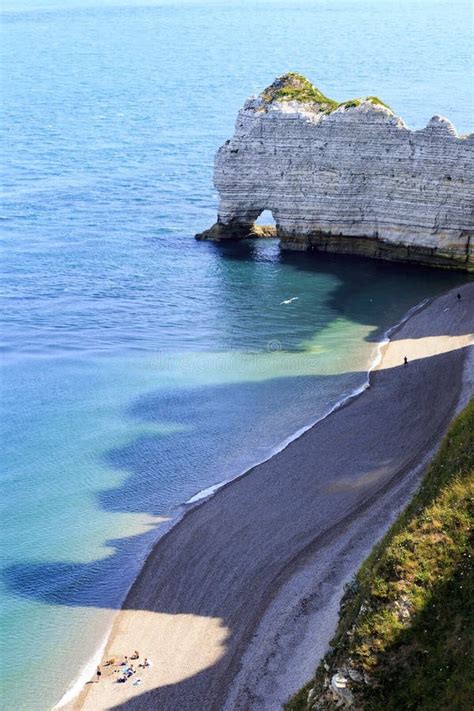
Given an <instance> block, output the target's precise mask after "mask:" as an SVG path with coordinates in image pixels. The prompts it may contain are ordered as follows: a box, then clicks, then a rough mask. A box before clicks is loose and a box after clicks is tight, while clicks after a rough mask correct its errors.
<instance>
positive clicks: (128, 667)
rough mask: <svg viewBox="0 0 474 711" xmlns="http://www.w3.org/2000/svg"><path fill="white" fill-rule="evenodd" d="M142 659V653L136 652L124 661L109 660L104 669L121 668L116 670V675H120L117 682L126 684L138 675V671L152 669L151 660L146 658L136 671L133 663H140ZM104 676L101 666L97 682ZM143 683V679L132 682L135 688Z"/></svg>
mask: <svg viewBox="0 0 474 711" xmlns="http://www.w3.org/2000/svg"><path fill="white" fill-rule="evenodd" d="M139 659H140V653H139V652H138V651H137V650H135V651H134V653H133V654H132V656H131V657H130V661H129V657H127V656H125V657H124V658H123V660H122V661H120V662H116V660H115V658H112V659H108V660H107V661H106V662H105V663H104V667H115V666H116V667H119V668H118V669H114V674H120V676H119V677H117V679H116V680H115V681H116V683H117V684H125V683H126V682H127V681H128V680H129V679H130V678H131V677H133V675H134V674H137V672H138V669H146V668H147V667H151V662H150V660H149V659H148V658H147V657H145V658H144V660H143V662H141V663H140V664H138V668H137V669H136V668H135V667H134V665H133V664H132V663H131V662H132V661H133V662H138V661H139ZM101 676H102V670H101V668H100V666H98V667H97V682H99V681H100V677H101ZM141 683H142V680H141V679H138V678H137V679H135V681H133V682H132V684H133V686H139V685H140V684H141Z"/></svg>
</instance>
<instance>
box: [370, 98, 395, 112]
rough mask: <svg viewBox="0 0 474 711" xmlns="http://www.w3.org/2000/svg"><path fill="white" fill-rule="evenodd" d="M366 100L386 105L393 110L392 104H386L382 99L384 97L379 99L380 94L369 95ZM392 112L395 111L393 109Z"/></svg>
mask: <svg viewBox="0 0 474 711" xmlns="http://www.w3.org/2000/svg"><path fill="white" fill-rule="evenodd" d="M366 101H370V103H371V104H379V105H380V106H385V108H386V109H388V110H389V111H392V109H391V108H390V106H389V105H388V104H386V103H385V102H384V101H382V99H379V97H378V96H368V97H367V98H366ZM392 113H393V111H392Z"/></svg>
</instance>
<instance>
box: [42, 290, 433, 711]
mask: <svg viewBox="0 0 474 711" xmlns="http://www.w3.org/2000/svg"><path fill="white" fill-rule="evenodd" d="M429 301H430V299H424V300H423V301H421V302H420V303H419V304H416V305H415V306H413V307H412V308H411V309H409V311H407V313H406V314H405V316H404V317H403V318H402V319H401V320H400V321H398V322H397V323H396V324H395V325H394V326H391V327H390V328H388V329H387V330H386V331H385V332H384V334H383V338H382V340H381V341H379V342H378V343H377V351H376V354H375V357H374V358H373V360H372V362H371V363H370V364H369V368H368V370H367V377H366V380H365V382H364V383H363V384H362V385H360V386H359V387H358V388H356V389H355V390H353V391H352V392H351V393H349V395H346V396H345V397H343V398H342V399H341V400H338V401H337V402H336V403H335V404H334V405H333V406H332V407H331V408H330V409H329V410H328V411H327V412H325V413H324V414H323V415H321V417H318V419H316V420H315V421H314V422H312V423H311V424H309V425H305V426H304V427H301V428H300V429H299V430H297V431H296V432H294V433H293V434H291V435H289V436H288V437H286V438H285V439H284V440H283V441H282V442H281V443H280V444H279V445H277V446H276V447H274V448H273V449H272V450H271V452H270V454H269V455H268V456H266V457H264V458H263V459H261V460H259V461H257V462H255V463H254V464H253V465H252V466H250V467H246V468H245V469H244V470H243V471H241V472H240V473H239V474H236V475H235V476H233V477H231V478H229V479H226V480H224V481H222V482H219V483H218V484H213V485H212V486H208V487H206V488H205V489H201V490H200V491H198V492H197V493H196V494H194V496H192V497H191V498H190V499H188V500H187V501H185V502H184V504H181V505H182V506H188V507H190V508H193V504H202V503H204V501H206V500H207V499H210V498H211V497H212V496H214V494H216V493H217V491H219V489H222V487H224V486H226V485H227V484H230V483H231V482H234V481H236V480H237V479H240V478H241V477H242V476H244V475H245V474H247V473H248V472H250V471H251V470H252V469H254V468H255V467H258V466H260V464H263V463H264V462H268V461H269V460H270V459H272V458H273V457H274V456H276V455H277V454H279V452H282V451H283V450H284V449H286V448H287V447H288V446H289V445H290V444H291V443H292V442H294V441H295V440H297V439H299V438H300V437H301V436H302V435H303V434H304V433H305V432H307V431H308V430H310V429H312V428H313V427H314V426H315V425H317V424H318V423H319V422H321V421H322V420H325V419H326V418H327V417H329V415H332V414H333V413H334V412H335V411H336V410H339V409H340V408H341V407H343V406H344V405H345V404H346V403H348V402H349V401H350V400H352V399H354V398H356V397H358V396H359V395H361V394H362V393H363V392H364V391H365V390H367V388H368V387H369V386H370V374H371V373H372V372H373V370H375V368H377V366H378V365H380V362H381V361H382V353H383V348H384V347H385V346H386V345H387V343H389V341H390V336H391V334H392V333H393V332H394V331H396V330H398V329H399V328H400V327H401V326H403V324H404V323H406V321H408V319H409V318H411V316H413V315H414V314H415V313H417V312H418V311H420V310H421V309H423V308H424V307H425V306H426V304H428V303H429ZM187 511H189V508H188V509H187V510H182V511H180V512H178V513H177V514H176V516H174V517H172V518H171V519H170V521H169V522H168V524H167V525H165V526H162V527H160V529H159V532H158V535H157V537H156V538H155V539H154V540H153V542H152V543H151V544H150V545H149V546H147V549H146V550H145V551H144V554H143V563H144V562H145V561H146V559H147V558H148V555H149V554H150V553H151V551H152V550H153V548H154V547H155V546H156V544H157V543H158V541H159V540H160V539H161V538H162V537H163V536H164V535H165V534H166V533H168V531H169V530H170V529H171V528H173V527H174V526H176V524H178V523H179V522H180V521H181V520H182V519H183V517H184V516H185V514H186V513H187ZM142 568H143V565H141V566H140V569H139V571H138V573H137V575H136V576H135V577H134V578H133V580H132V581H131V582H130V585H129V587H128V588H127V590H126V592H125V594H124V596H123V598H122V601H121V603H120V605H121V606H122V604H123V602H124V601H125V599H126V597H127V595H128V593H129V591H130V589H131V587H132V585H133V584H134V582H135V580H136V579H137V578H138V576H139V575H140V573H141V571H142ZM121 606H120V608H117V612H120V609H121ZM114 617H115V616H114ZM112 626H113V619H112V621H111V622H110V624H109V626H108V628H107V632H106V633H105V635H104V638H103V641H102V642H101V644H100V646H99V647H98V649H97V650H96V651H95V652H94V654H93V655H92V656H91V658H90V659H89V660H88V661H87V662H86V663H85V664H84V666H83V667H82V669H81V671H80V672H79V674H78V676H77V677H76V678H75V680H74V681H73V682H72V684H71V685H70V686H69V687H68V689H67V690H66V692H65V693H64V695H63V696H62V697H61V699H60V700H59V701H58V703H57V704H56V705H55V706H53V711H54V709H60V708H64V706H66V705H67V704H68V703H70V702H71V701H73V700H74V699H75V698H76V697H78V696H79V695H80V693H81V692H82V691H83V689H84V686H85V684H86V683H87V682H88V681H89V679H90V678H91V677H92V676H93V675H94V672H95V670H96V668H97V665H98V664H100V661H101V659H102V657H103V654H104V651H105V648H106V646H107V642H108V639H109V636H110V632H111V630H112Z"/></svg>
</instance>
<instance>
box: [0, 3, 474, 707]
mask: <svg viewBox="0 0 474 711" xmlns="http://www.w3.org/2000/svg"><path fill="white" fill-rule="evenodd" d="M0 20H1V62H2V78H1V85H2V86H1V99H2V106H1V126H2V178H1V182H2V203H1V211H0V218H1V219H0V226H1V249H2V256H1V271H2V280H1V281H2V285H1V288H2V293H1V403H0V408H1V428H2V430H1V431H2V434H1V444H2V464H1V466H2V474H1V497H0V505H1V574H0V585H1V587H0V603H1V614H2V618H1V635H2V652H1V655H2V657H1V661H2V666H1V674H0V684H1V692H0V698H1V706H2V709H5V711H43V710H46V709H51V708H52V707H53V706H54V705H55V704H58V703H60V701H61V699H64V698H70V697H71V695H72V694H74V690H77V688H79V686H80V684H81V680H82V681H83V680H84V679H86V678H87V675H88V673H89V672H90V665H91V664H93V655H94V653H96V652H97V650H98V649H99V648H100V646H101V644H102V643H103V640H104V636H105V635H106V633H107V630H108V628H109V625H110V622H111V619H112V616H113V613H114V611H115V610H116V609H117V608H118V607H120V604H121V601H122V600H123V597H124V595H125V593H126V591H127V589H128V588H129V586H130V584H131V582H132V581H133V579H134V578H135V577H136V575H137V572H138V571H139V569H140V566H141V565H142V562H143V560H144V558H145V556H146V553H147V551H149V549H150V547H151V546H152V544H153V542H154V541H156V540H157V538H158V537H159V536H160V535H162V534H163V533H164V532H165V531H166V530H168V529H169V527H170V526H171V525H173V523H175V522H176V521H177V520H178V519H179V517H180V516H182V515H183V513H184V512H185V511H186V509H187V508H188V507H189V506H190V505H192V504H189V503H186V502H189V501H195V500H196V497H197V498H199V496H200V495H201V494H200V492H203V491H204V492H205V494H211V493H212V491H213V490H214V487H216V486H217V485H219V484H220V483H222V482H223V481H228V480H229V479H232V478H234V477H236V476H238V475H239V474H241V473H242V472H244V471H246V470H247V469H248V468H249V467H251V466H252V465H254V464H255V463H257V462H259V461H262V460H264V459H266V458H268V457H270V456H271V455H272V454H273V453H274V452H276V451H278V449H280V448H281V447H283V446H285V445H286V444H287V443H288V442H289V441H290V440H291V439H292V438H294V437H296V436H297V435H298V433H300V432H301V431H302V430H303V429H304V428H306V427H308V426H310V425H311V424H313V423H314V422H316V421H317V420H319V419H321V418H323V417H325V416H326V415H327V414H328V413H329V412H330V411H331V410H333V409H334V408H335V407H337V405H338V403H340V402H342V401H343V400H344V399H345V398H347V397H349V396H350V395H351V394H354V393H356V392H361V391H362V390H363V389H364V387H366V384H367V378H368V375H367V374H368V371H369V369H370V368H371V366H372V365H373V364H374V363H375V362H376V360H377V358H378V357H379V353H380V343H381V342H383V340H384V338H385V337H386V333H387V330H388V329H389V328H390V327H391V326H393V325H394V324H396V323H397V322H399V321H400V320H401V319H402V318H403V317H404V315H405V314H406V313H407V311H408V310H409V309H411V308H413V307H414V306H416V305H417V304H419V303H420V302H423V301H424V300H426V299H428V298H431V297H433V296H436V295H437V294H439V293H441V292H444V291H446V290H447V289H450V288H452V287H455V286H456V285H458V284H460V283H462V282H464V281H466V277H465V276H463V275H462V274H459V273H454V272H453V273H450V272H443V271H435V270H428V269H422V268H416V267H413V266H409V265H403V264H398V265H396V264H389V263H384V262H376V261H369V260H363V259H357V258H350V257H336V256H332V257H331V256H324V255H306V254H299V253H286V252H281V251H280V249H279V247H278V243H277V241H275V240H261V241H246V242H242V243H228V244H210V243H199V242H196V241H195V240H194V234H195V233H196V232H199V231H202V230H203V229H205V228H207V227H209V226H210V225H211V224H212V223H213V222H214V221H215V217H216V208H217V196H216V192H215V190H214V188H213V183H212V171H213V157H214V153H215V151H216V149H217V148H218V147H219V145H221V144H222V143H223V142H224V141H225V140H226V139H227V138H229V137H230V136H231V135H232V132H233V127H234V122H235V117H236V113H237V111H238V109H239V107H241V106H242V104H243V102H244V101H245V100H246V98H248V97H249V96H251V95H252V94H255V93H258V92H259V91H260V90H262V89H263V88H264V87H266V86H267V85H268V84H270V83H271V82H272V81H273V79H274V78H275V77H276V76H277V75H279V74H282V73H284V72H286V71H298V72H301V73H303V74H305V75H306V76H308V78H310V79H311V80H312V81H313V82H314V83H315V84H316V85H317V86H318V87H319V88H320V89H321V90H322V91H323V92H324V93H325V94H327V95H329V96H331V97H334V98H336V99H339V100H341V101H342V100H344V99H349V98H352V97H354V96H362V95H364V96H365V95H377V96H379V97H381V98H382V99H383V100H384V101H385V102H386V103H388V104H389V105H390V106H392V107H393V108H394V110H395V111H396V112H397V113H398V114H399V115H401V116H402V117H403V118H404V119H405V121H406V122H407V123H408V125H409V126H410V127H412V128H414V129H420V128H423V127H424V126H425V125H426V123H427V122H428V120H429V119H430V117H431V116H432V115H433V114H437V113H440V114H443V115H445V116H448V117H449V118H450V119H451V121H453V123H454V124H455V126H456V127H457V129H458V130H459V131H460V132H469V131H471V130H472V126H473V83H472V81H469V77H470V71H471V56H472V55H471V52H472V38H471V22H472V9H471V3H470V2H469V1H466V2H465V1H464V0H456V2H453V1H452V0H449V2H446V1H445V0H393V1H392V0H292V1H291V2H290V1H289V0H280V1H279V0H268V1H264V0H260V1H258V0H222V1H220V0H214V1H213V2H212V1H209V0H207V1H201V0H195V1H192V0H188V1H185V0H179V1H178V0H158V1H157V2H138V1H135V2H132V1H131V0H129V1H125V0H122V1H119V0H116V1H110V2H105V1H104V2H101V1H100V0H70V1H69V0H68V1H66V0H4V2H3V4H2V10H1V13H0ZM268 217H269V218H270V219H271V216H268V215H263V216H262V217H261V221H263V222H266V221H267V218H268ZM285 302H289V303H285ZM88 665H89V666H88ZM78 680H79V681H78ZM64 694H67V696H66V697H64Z"/></svg>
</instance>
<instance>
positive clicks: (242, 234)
mask: <svg viewBox="0 0 474 711" xmlns="http://www.w3.org/2000/svg"><path fill="white" fill-rule="evenodd" d="M195 236H196V239H197V240H204V241H209V242H221V241H224V240H240V239H255V238H260V239H262V238H269V237H276V236H277V231H276V227H273V226H272V225H255V224H250V225H249V224H242V223H239V222H234V223H230V224H228V225H225V224H223V223H222V222H216V223H215V224H214V225H212V227H210V228H209V229H208V230H204V232H200V233H199V234H197V235H195Z"/></svg>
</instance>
